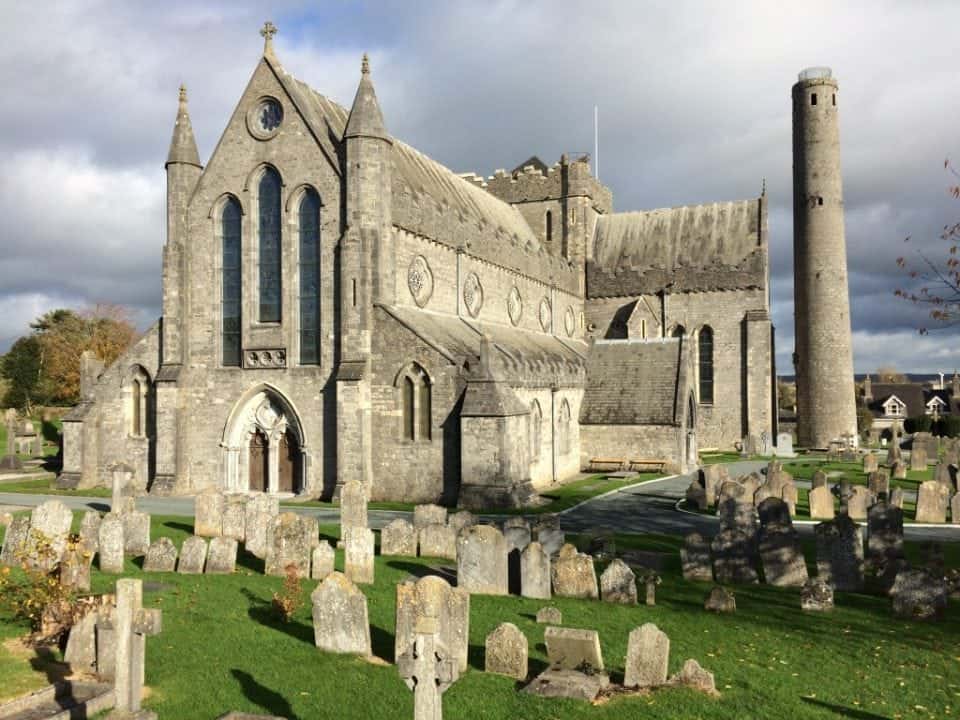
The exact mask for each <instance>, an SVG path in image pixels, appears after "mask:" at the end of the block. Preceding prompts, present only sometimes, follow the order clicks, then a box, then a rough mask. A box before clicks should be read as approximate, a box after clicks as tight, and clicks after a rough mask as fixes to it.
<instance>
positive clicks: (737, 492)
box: [717, 481, 759, 536]
mask: <svg viewBox="0 0 960 720" xmlns="http://www.w3.org/2000/svg"><path fill="white" fill-rule="evenodd" d="M753 485H754V483H750V484H749V485H748V484H743V483H739V482H734V481H730V482H726V483H724V484H723V487H721V488H720V498H719V500H718V501H717V515H718V516H719V518H720V529H721V530H739V531H741V532H744V533H746V534H747V535H750V536H752V535H753V534H754V532H756V518H757V511H756V507H755V506H754V504H753V500H754V495H755V494H756V491H757V490H758V489H759V484H757V487H753Z"/></svg>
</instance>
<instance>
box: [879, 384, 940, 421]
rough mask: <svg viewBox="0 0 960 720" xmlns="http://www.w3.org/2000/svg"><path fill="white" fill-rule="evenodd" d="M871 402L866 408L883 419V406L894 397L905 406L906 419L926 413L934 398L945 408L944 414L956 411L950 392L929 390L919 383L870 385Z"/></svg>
mask: <svg viewBox="0 0 960 720" xmlns="http://www.w3.org/2000/svg"><path fill="white" fill-rule="evenodd" d="M870 391H871V395H872V396H873V400H871V401H870V402H868V403H867V408H869V410H870V412H871V413H873V415H874V417H883V416H884V412H883V404H884V403H885V402H886V401H887V400H889V399H890V396H891V395H896V396H897V398H899V399H900V400H901V401H903V403H904V404H906V406H907V414H906V417H917V416H919V415H924V414H926V412H927V403H928V402H929V401H930V399H931V398H933V397H934V396H938V397H940V398H941V399H942V400H943V401H944V402H945V403H946V406H947V409H946V410H945V411H944V412H950V413H956V412H957V411H958V403H957V401H958V398H954V397H953V396H952V393H951V391H950V390H931V389H929V388H925V387H924V386H923V385H921V384H919V383H913V382H903V383H872V384H871V387H870Z"/></svg>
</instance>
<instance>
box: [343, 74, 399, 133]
mask: <svg viewBox="0 0 960 720" xmlns="http://www.w3.org/2000/svg"><path fill="white" fill-rule="evenodd" d="M343 136H344V137H359V136H364V137H375V138H384V139H389V138H390V135H389V134H388V133H387V128H386V126H385V125H384V124H383V113H382V112H381V111H380V103H379V102H377V93H376V92H375V91H374V89H373V82H371V80H370V67H369V65H368V63H367V56H366V55H364V56H363V71H362V72H361V74H360V84H359V85H358V86H357V94H356V97H354V99H353V105H352V106H351V109H350V117H349V118H348V119H347V127H346V129H345V130H344V132H343Z"/></svg>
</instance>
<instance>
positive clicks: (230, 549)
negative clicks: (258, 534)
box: [204, 536, 237, 575]
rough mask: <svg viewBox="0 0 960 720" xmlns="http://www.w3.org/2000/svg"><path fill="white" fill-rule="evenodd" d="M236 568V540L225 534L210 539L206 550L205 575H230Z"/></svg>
mask: <svg viewBox="0 0 960 720" xmlns="http://www.w3.org/2000/svg"><path fill="white" fill-rule="evenodd" d="M236 568H237V541H236V540H234V539H233V538H229V537H226V536H223V537H216V538H213V539H212V540H210V549H209V551H208V552H207V565H206V568H205V569H204V572H206V574H207V575H230V574H231V573H232V572H233V571H234V570H236Z"/></svg>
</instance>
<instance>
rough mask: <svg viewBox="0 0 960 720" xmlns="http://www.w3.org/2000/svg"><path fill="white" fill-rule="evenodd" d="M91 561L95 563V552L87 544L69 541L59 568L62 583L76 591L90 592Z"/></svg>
mask: <svg viewBox="0 0 960 720" xmlns="http://www.w3.org/2000/svg"><path fill="white" fill-rule="evenodd" d="M91 563H93V553H92V552H91V551H90V550H88V549H87V548H86V546H85V545H83V544H81V543H79V542H77V543H69V542H68V543H67V547H66V549H65V550H64V551H63V557H61V558H60V566H59V568H58V570H59V574H60V584H61V585H62V586H63V587H65V588H70V589H71V590H73V591H75V592H76V591H81V592H89V591H90V565H91Z"/></svg>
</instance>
